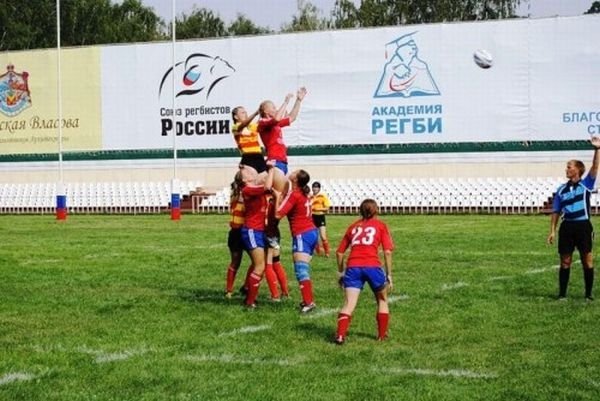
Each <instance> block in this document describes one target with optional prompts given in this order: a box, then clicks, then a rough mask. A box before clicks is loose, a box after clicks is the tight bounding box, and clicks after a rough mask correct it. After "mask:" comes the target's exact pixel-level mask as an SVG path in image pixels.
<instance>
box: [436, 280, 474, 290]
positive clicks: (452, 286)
mask: <svg viewBox="0 0 600 401" xmlns="http://www.w3.org/2000/svg"><path fill="white" fill-rule="evenodd" d="M468 286H469V284H467V283H465V282H462V281H459V282H457V283H454V284H442V291H448V290H455V289H457V288H462V287H468Z"/></svg>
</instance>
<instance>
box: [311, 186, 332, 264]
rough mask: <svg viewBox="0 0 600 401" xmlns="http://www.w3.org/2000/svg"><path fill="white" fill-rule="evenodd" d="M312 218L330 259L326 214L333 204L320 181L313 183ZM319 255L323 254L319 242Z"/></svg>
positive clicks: (317, 250) (317, 249)
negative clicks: (322, 189)
mask: <svg viewBox="0 0 600 401" xmlns="http://www.w3.org/2000/svg"><path fill="white" fill-rule="evenodd" d="M312 193H313V194H312V197H311V201H312V218H313V223H315V226H317V228H318V229H319V238H320V240H321V242H322V243H323V251H324V253H325V256H326V257H329V241H328V239H327V222H326V220H325V214H326V213H327V212H328V211H329V208H330V207H331V202H330V201H329V197H328V196H327V195H326V194H325V192H323V191H321V183H320V182H318V181H315V182H313V184H312ZM316 253H317V255H320V254H321V247H320V246H319V242H317V248H316Z"/></svg>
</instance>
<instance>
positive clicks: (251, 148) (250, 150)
mask: <svg viewBox="0 0 600 401" xmlns="http://www.w3.org/2000/svg"><path fill="white" fill-rule="evenodd" d="M257 115H258V110H257V111H255V112H254V113H252V114H251V115H248V112H247V111H246V109H245V108H244V107H242V106H238V107H236V108H234V109H233V111H232V112H231V117H232V118H233V125H232V127H231V132H232V134H233V138H234V139H235V143H236V145H237V147H238V150H239V151H240V154H241V155H242V159H241V160H240V169H241V171H242V179H243V181H244V182H246V183H251V182H256V181H257V179H258V176H259V175H261V178H262V179H263V180H264V179H266V171H267V164H266V162H265V158H264V156H263V152H262V148H261V144H260V139H259V134H258V124H257V123H255V122H253V121H254V119H255V118H256V116H257Z"/></svg>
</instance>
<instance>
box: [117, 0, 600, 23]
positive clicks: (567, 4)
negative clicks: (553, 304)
mask: <svg viewBox="0 0 600 401" xmlns="http://www.w3.org/2000/svg"><path fill="white" fill-rule="evenodd" d="M113 1H119V0H113ZM354 1H355V3H359V2H360V0H354ZM593 1H594V0H530V1H529V4H523V5H522V6H521V7H520V8H519V14H521V15H524V16H526V15H528V14H529V15H530V16H531V17H534V18H538V17H549V16H556V15H560V16H572V15H581V14H583V13H584V12H585V11H587V10H588V9H589V8H590V6H591V5H592V3H593ZM142 3H144V4H145V5H147V6H150V7H153V8H154V10H155V12H156V13H157V14H159V15H160V16H161V17H162V18H163V19H164V20H165V21H170V20H171V0H142ZM311 3H312V4H314V5H316V6H317V7H318V8H319V9H320V10H321V11H322V12H323V16H328V15H329V13H330V11H331V9H332V7H333V5H334V3H335V0H311ZM296 5H297V0H176V13H177V14H181V13H182V12H185V13H189V12H190V11H191V10H192V9H193V8H194V6H196V7H198V8H201V7H204V8H208V9H210V10H213V11H215V12H216V13H218V14H219V15H220V17H221V18H222V19H223V20H224V21H225V22H230V21H231V20H233V19H234V18H235V16H236V14H238V13H242V14H244V15H246V16H247V17H248V18H250V19H251V20H252V21H254V22H255V23H256V24H258V25H261V26H267V27H270V28H272V29H278V28H280V27H281V25H282V24H283V23H286V22H289V21H290V20H291V18H292V16H293V15H294V14H295V13H296V7H297V6H296Z"/></svg>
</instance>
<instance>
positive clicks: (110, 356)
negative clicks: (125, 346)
mask: <svg viewBox="0 0 600 401" xmlns="http://www.w3.org/2000/svg"><path fill="white" fill-rule="evenodd" d="M77 351H78V352H81V353H83V354H88V355H94V356H95V357H96V358H95V359H94V362H96V363H106V362H116V361H124V360H126V359H129V358H131V357H134V356H136V355H143V354H145V353H146V352H147V351H146V350H145V349H139V350H124V351H120V352H105V351H101V350H95V349H90V348H87V347H79V348H77Z"/></svg>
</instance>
